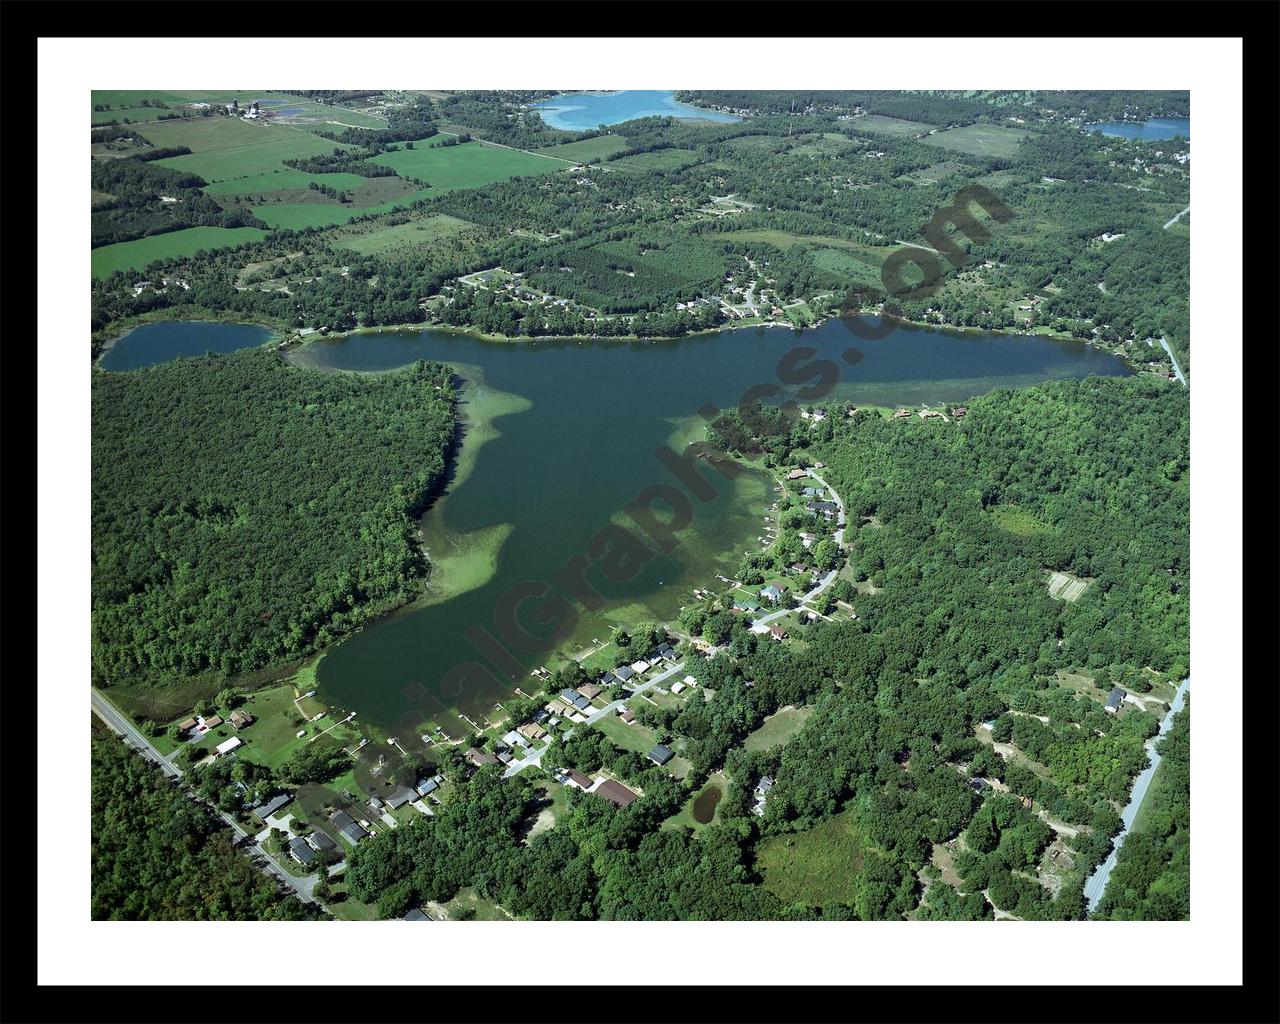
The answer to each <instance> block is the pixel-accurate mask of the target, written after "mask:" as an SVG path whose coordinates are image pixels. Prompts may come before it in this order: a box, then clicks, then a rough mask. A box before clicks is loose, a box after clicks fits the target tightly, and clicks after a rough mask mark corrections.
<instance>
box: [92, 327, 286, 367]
mask: <svg viewBox="0 0 1280 1024" xmlns="http://www.w3.org/2000/svg"><path fill="white" fill-rule="evenodd" d="M274 333H275V332H274V331H272V330H270V329H269V328H266V327H260V326H258V325H257V324H224V323H209V322H205V321H194V320H191V321H178V320H174V321H169V322H164V323H154V324H143V325H142V326H141V327H135V328H134V329H133V330H131V331H129V332H128V333H126V334H122V335H121V336H120V337H119V338H117V339H116V341H115V344H113V345H112V346H111V347H110V348H109V349H108V350H107V351H106V352H105V353H103V355H102V357H101V358H100V359H99V360H98V365H99V366H101V367H102V368H103V369H104V370H138V369H141V368H142V367H144V366H154V365H155V364H156V363H167V362H168V361H169V360H171V359H177V358H179V357H181V356H202V355H204V354H205V353H206V352H234V351H236V350H237V349H241V348H253V347H254V346H256V345H262V344H265V343H266V341H267V340H268V339H269V338H270V337H271V336H272V335H273V334H274Z"/></svg>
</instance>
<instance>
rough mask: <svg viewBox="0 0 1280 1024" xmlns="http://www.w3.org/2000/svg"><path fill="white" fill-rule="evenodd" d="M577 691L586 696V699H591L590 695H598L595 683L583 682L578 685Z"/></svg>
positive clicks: (598, 690)
mask: <svg viewBox="0 0 1280 1024" xmlns="http://www.w3.org/2000/svg"><path fill="white" fill-rule="evenodd" d="M578 692H579V693H580V694H582V696H584V697H586V698H587V700H591V698H592V697H598V696H600V687H598V686H596V684H595V683H584V684H583V685H582V686H579V687H578Z"/></svg>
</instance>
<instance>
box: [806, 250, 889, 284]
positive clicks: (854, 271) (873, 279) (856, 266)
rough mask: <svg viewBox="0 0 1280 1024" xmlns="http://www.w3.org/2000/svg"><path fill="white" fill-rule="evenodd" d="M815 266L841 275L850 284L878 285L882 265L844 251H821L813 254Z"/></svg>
mask: <svg viewBox="0 0 1280 1024" xmlns="http://www.w3.org/2000/svg"><path fill="white" fill-rule="evenodd" d="M813 265H814V266H815V267H817V268H818V269H819V270H825V271H828V272H829V273H832V274H839V275H840V276H841V277H843V278H845V279H847V280H848V281H849V282H850V283H855V282H856V283H858V284H878V283H879V282H880V264H879V263H872V262H870V261H869V260H868V259H867V258H865V257H860V256H855V255H854V254H853V253H851V252H847V251H845V250H842V249H819V250H818V251H817V252H815V253H814V254H813Z"/></svg>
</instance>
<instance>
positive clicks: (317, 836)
mask: <svg viewBox="0 0 1280 1024" xmlns="http://www.w3.org/2000/svg"><path fill="white" fill-rule="evenodd" d="M307 842H308V843H310V844H311V849H313V850H315V851H316V853H325V852H327V851H328V850H332V849H333V848H334V847H335V846H336V845H337V844H336V843H334V841H333V840H332V839H330V838H329V837H328V836H327V835H325V834H324V833H323V832H312V833H311V835H309V836H307Z"/></svg>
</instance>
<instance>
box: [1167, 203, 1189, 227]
mask: <svg viewBox="0 0 1280 1024" xmlns="http://www.w3.org/2000/svg"><path fill="white" fill-rule="evenodd" d="M1190 212H1191V207H1190V206H1188V207H1187V208H1186V209H1185V210H1183V211H1182V212H1181V213H1175V214H1174V215H1173V216H1172V217H1170V218H1169V219H1168V220H1167V221H1165V222H1164V228H1165V230H1166V231H1168V230H1169V228H1171V227H1173V225H1174V224H1175V223H1177V222H1178V221H1180V220H1181V219H1182V218H1183V217H1185V216H1186V215H1187V214H1189V213H1190Z"/></svg>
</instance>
